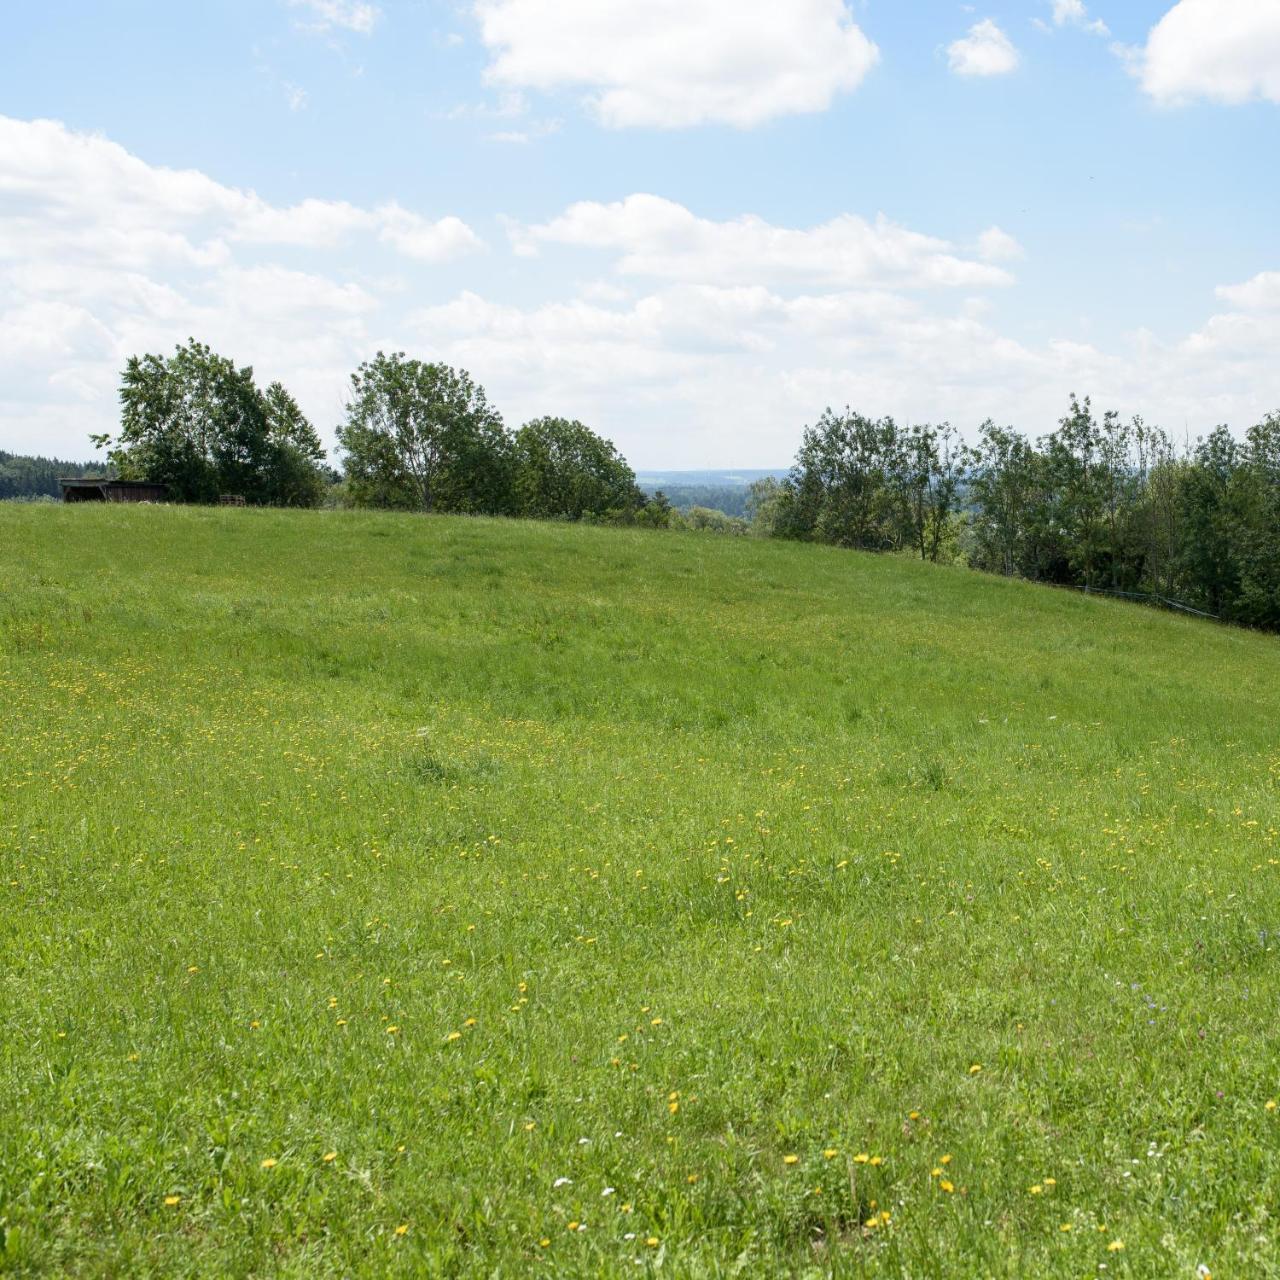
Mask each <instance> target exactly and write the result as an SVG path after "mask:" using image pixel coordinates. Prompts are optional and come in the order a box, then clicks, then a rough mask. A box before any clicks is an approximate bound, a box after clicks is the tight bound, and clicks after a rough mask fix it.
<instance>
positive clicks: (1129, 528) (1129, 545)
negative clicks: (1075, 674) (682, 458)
mask: <svg viewBox="0 0 1280 1280" xmlns="http://www.w3.org/2000/svg"><path fill="white" fill-rule="evenodd" d="M752 511H753V520H754V523H755V525H756V527H757V528H759V530H760V531H761V532H768V533H770V534H772V535H774V536H778V537H784V538H795V539H800V540H805V541H817V542H828V543H834V544H837V545H839V546H846V547H857V548H860V549H862V550H866V551H908V552H911V553H913V554H916V555H919V556H920V557H921V558H922V559H926V560H934V561H938V560H949V561H960V562H963V563H965V564H968V565H969V566H971V567H972V568H975V569H982V570H986V571H988V572H992V573H1000V574H1005V575H1008V576H1017V577H1022V578H1028V579H1030V580H1032V581H1036V582H1047V583H1054V584H1057V585H1062V586H1072V587H1080V588H1084V589H1087V590H1098V591H1113V592H1120V593H1125V594H1131V595H1138V596H1146V597H1150V598H1153V599H1160V600H1163V601H1164V602H1165V603H1176V604H1180V605H1182V606H1184V607H1189V608H1194V609H1197V610H1200V611H1202V612H1205V613H1210V614H1213V615H1214V616H1216V617H1219V618H1222V619H1224V620H1227V621H1231V622H1237V623H1242V624H1244V625H1248V626H1254V627H1262V628H1267V629H1272V630H1275V629H1280V414H1270V415H1268V416H1267V417H1266V418H1264V419H1263V420H1262V421H1261V422H1259V423H1258V424H1257V425H1256V426H1254V427H1252V428H1251V429H1250V430H1249V431H1248V433H1247V435H1246V437H1245V439H1244V440H1243V441H1238V440H1236V439H1235V437H1234V436H1233V435H1232V433H1231V432H1230V430H1228V428H1227V427H1225V426H1220V427H1217V428H1215V429H1214V430H1213V431H1212V432H1211V433H1210V434H1209V435H1208V436H1207V437H1205V438H1203V439H1200V440H1198V441H1196V442H1195V443H1194V444H1188V445H1186V446H1185V447H1183V448H1181V449H1180V448H1178V447H1177V445H1176V444H1175V443H1174V441H1173V440H1172V439H1171V438H1170V437H1169V436H1168V435H1167V434H1166V433H1165V432H1163V431H1161V430H1160V429H1159V428H1157V427H1152V426H1150V425H1148V424H1147V423H1145V422H1144V421H1143V420H1142V419H1141V418H1133V419H1132V420H1130V421H1124V420H1122V419H1121V417H1120V415H1119V414H1117V413H1114V412H1105V413H1102V414H1101V415H1099V414H1097V413H1095V411H1094V409H1093V406H1092V404H1091V402H1090V401H1089V400H1088V399H1087V398H1086V399H1083V400H1080V399H1078V398H1076V397H1074V396H1073V397H1072V398H1071V402H1070V407H1069V410H1068V412H1067V414H1066V416H1065V417H1063V418H1062V419H1061V421H1060V422H1059V424H1058V427H1057V430H1055V431H1053V432H1051V433H1049V434H1048V435H1046V436H1044V437H1042V438H1040V439H1039V440H1037V441H1035V442H1032V441H1031V440H1029V439H1027V438H1026V437H1025V436H1023V435H1021V434H1019V433H1018V432H1017V431H1015V430H1013V429H1012V428H1006V427H998V426H996V425H995V424H994V423H993V422H990V421H988V422H986V423H984V424H983V425H982V427H981V429H980V432H979V439H978V442H977V443H976V444H975V445H967V444H964V443H962V442H960V441H959V439H958V437H957V435H956V433H955V432H954V430H953V429H952V428H951V427H950V426H949V425H947V424H945V423H944V424H943V425H942V426H912V427H909V428H903V427H900V426H898V425H897V424H896V423H895V422H894V421H893V419H891V418H881V419H879V420H872V419H869V418H865V417H863V416H862V415H860V414H856V413H852V412H850V411H848V410H846V411H845V412H844V413H842V414H841V413H834V412H832V411H831V410H828V411H827V412H826V413H825V414H823V416H822V418H821V419H819V421H818V422H817V424H816V425H814V426H812V427H809V428H807V429H806V431H805V433H804V438H803V441H802V443H801V446H800V450H799V453H798V455H797V457H796V462H795V466H794V467H793V469H792V471H791V473H790V475H789V476H788V478H787V479H786V480H784V481H782V482H781V483H778V482H770V481H764V482H759V483H758V484H757V485H756V486H755V487H754V489H753V493H752Z"/></svg>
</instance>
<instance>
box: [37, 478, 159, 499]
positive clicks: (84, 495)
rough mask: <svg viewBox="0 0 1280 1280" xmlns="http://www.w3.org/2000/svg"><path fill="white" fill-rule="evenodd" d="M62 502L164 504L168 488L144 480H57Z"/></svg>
mask: <svg viewBox="0 0 1280 1280" xmlns="http://www.w3.org/2000/svg"><path fill="white" fill-rule="evenodd" d="M58 485H59V486H60V488H61V489H62V500H63V502H164V501H165V499H166V498H168V496H169V486H168V485H163V484H151V483H149V482H148V481H146V480H108V479H106V477H104V476H82V477H79V478H77V479H72V480H59V481H58Z"/></svg>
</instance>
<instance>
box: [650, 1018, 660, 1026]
mask: <svg viewBox="0 0 1280 1280" xmlns="http://www.w3.org/2000/svg"><path fill="white" fill-rule="evenodd" d="M649 1025H650V1026H651V1027H660V1026H662V1019H661V1018H651V1019H650V1020H649Z"/></svg>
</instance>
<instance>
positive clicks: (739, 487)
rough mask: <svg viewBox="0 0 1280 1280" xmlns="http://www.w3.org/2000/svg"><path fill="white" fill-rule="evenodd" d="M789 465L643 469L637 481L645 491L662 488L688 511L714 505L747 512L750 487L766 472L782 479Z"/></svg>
mask: <svg viewBox="0 0 1280 1280" xmlns="http://www.w3.org/2000/svg"><path fill="white" fill-rule="evenodd" d="M786 474H787V468H786V467H775V468H772V469H769V470H764V471H755V470H750V469H740V470H737V471H641V472H638V473H637V475H636V483H637V484H639V486H640V487H641V488H642V489H643V490H644V491H645V493H656V492H657V491H658V490H659V489H661V490H662V492H663V493H665V494H666V496H667V497H668V498H669V499H670V501H671V504H672V505H673V506H676V507H679V508H680V510H682V511H687V510H688V509H689V508H690V507H714V508H715V509H716V510H717V511H723V512H725V514H726V515H731V516H742V515H746V505H747V490H748V489H749V488H750V486H751V485H752V484H753V483H754V482H755V481H757V480H761V479H763V478H764V477H765V476H776V477H778V479H781V478H782V477H783V476H785V475H786Z"/></svg>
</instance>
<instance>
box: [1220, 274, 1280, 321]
mask: <svg viewBox="0 0 1280 1280" xmlns="http://www.w3.org/2000/svg"><path fill="white" fill-rule="evenodd" d="M1217 294H1218V297H1220V298H1222V299H1223V300H1224V301H1226V302H1229V303H1230V304H1231V305H1232V306H1233V307H1238V308H1239V309H1240V310H1242V311H1269V310H1277V311H1280V271H1263V272H1261V273H1260V274H1258V275H1256V276H1254V277H1253V279H1252V280H1246V281H1245V282H1244V283H1243V284H1224V285H1219V286H1218V290H1217Z"/></svg>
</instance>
